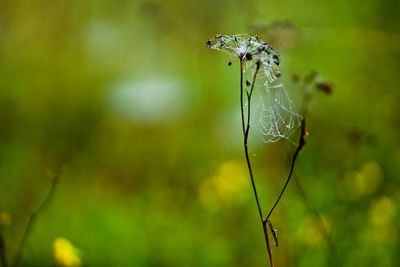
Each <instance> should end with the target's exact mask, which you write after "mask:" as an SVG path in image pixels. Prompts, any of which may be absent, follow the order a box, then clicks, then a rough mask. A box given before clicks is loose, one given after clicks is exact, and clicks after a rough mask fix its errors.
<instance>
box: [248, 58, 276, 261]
mask: <svg viewBox="0 0 400 267" xmlns="http://www.w3.org/2000/svg"><path fill="white" fill-rule="evenodd" d="M243 66H244V60H243V59H240V111H241V116H242V130H243V144H244V152H245V156H246V162H247V168H248V170H249V175H250V180H251V185H252V187H253V193H254V197H255V199H256V204H257V209H258V214H259V216H260V220H261V225H262V227H263V232H264V239H265V243H266V246H267V251H268V258H269V262H270V264H271V267H274V266H275V264H274V259H273V256H272V250H271V246H270V243H269V238H268V231H267V227H266V222H265V221H264V219H263V214H262V210H261V205H260V201H259V198H258V193H257V189H256V184H255V181H254V176H253V169H252V167H251V163H250V158H249V151H248V146H247V141H248V137H249V130H250V111H251V109H250V104H251V96H252V94H253V89H254V84H255V81H256V76H257V73H258V70H259V69H260V65H259V64H258V63H257V69H256V71H255V72H254V76H253V81H252V83H251V89H250V93H249V92H248V91H247V90H246V95H247V122H245V116H244V102H243V93H244V90H243V74H244V73H243V72H244V69H243Z"/></svg>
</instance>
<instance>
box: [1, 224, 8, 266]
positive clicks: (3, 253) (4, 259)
mask: <svg viewBox="0 0 400 267" xmlns="http://www.w3.org/2000/svg"><path fill="white" fill-rule="evenodd" d="M0 263H1V266H3V267H7V266H8V265H7V257H6V243H5V241H4V237H3V233H2V232H1V229H0Z"/></svg>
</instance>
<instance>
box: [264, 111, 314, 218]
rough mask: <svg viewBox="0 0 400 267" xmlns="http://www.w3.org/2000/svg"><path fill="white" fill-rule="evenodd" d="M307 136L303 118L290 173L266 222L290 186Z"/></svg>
mask: <svg viewBox="0 0 400 267" xmlns="http://www.w3.org/2000/svg"><path fill="white" fill-rule="evenodd" d="M306 137H307V129H306V120H305V119H304V118H303V119H302V121H301V132H300V139H299V144H298V145H297V148H296V151H295V152H294V154H293V157H292V163H291V165H290V171H289V175H288V177H287V178H286V182H285V184H284V186H283V187H282V190H281V192H280V193H279V196H278V198H277V199H276V201H275V203H274V205H273V206H272V208H271V209H270V211H269V212H268V215H267V217H266V218H265V222H267V221H268V220H269V217H270V216H271V214H272V212H273V211H274V210H275V208H276V206H277V205H278V203H279V201H280V200H281V198H282V196H283V193H284V192H285V190H286V187H287V186H288V184H289V182H290V179H291V178H292V174H293V170H294V165H295V163H296V159H297V156H298V155H299V153H300V151H301V149H302V148H303V146H304V145H305V144H306Z"/></svg>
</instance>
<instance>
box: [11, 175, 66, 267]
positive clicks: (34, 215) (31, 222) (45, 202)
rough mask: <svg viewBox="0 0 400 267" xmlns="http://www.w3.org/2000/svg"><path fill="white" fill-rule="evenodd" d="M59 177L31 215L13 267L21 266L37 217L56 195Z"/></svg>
mask: <svg viewBox="0 0 400 267" xmlns="http://www.w3.org/2000/svg"><path fill="white" fill-rule="evenodd" d="M58 176H59V174H58V173H56V174H55V175H54V176H53V180H52V183H51V187H50V189H49V192H48V193H47V195H46V197H45V198H44V199H43V201H42V203H40V205H39V206H38V207H37V209H36V210H34V211H33V212H32V213H31V216H30V217H29V220H28V224H27V225H26V228H25V231H24V233H23V235H22V239H21V241H20V243H19V245H18V248H17V251H16V253H15V256H14V262H13V264H12V267H17V266H18V265H19V263H20V261H21V258H22V253H23V250H24V248H25V246H26V242H27V240H28V237H29V235H30V233H31V231H32V227H33V225H34V223H35V220H36V218H37V215H38V214H39V213H40V212H41V211H42V210H43V209H45V207H46V206H47V205H48V204H49V202H50V201H51V199H52V197H53V195H54V192H55V189H56V187H57V184H58Z"/></svg>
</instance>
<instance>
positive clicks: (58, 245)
mask: <svg viewBox="0 0 400 267" xmlns="http://www.w3.org/2000/svg"><path fill="white" fill-rule="evenodd" d="M53 247H54V258H55V260H56V262H57V263H58V264H59V265H61V266H66V267H78V266H81V258H80V257H79V255H78V251H77V249H76V248H75V247H74V246H73V245H72V244H71V242H69V241H68V240H67V239H65V238H62V237H59V238H57V239H56V240H55V241H54V243H53Z"/></svg>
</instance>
